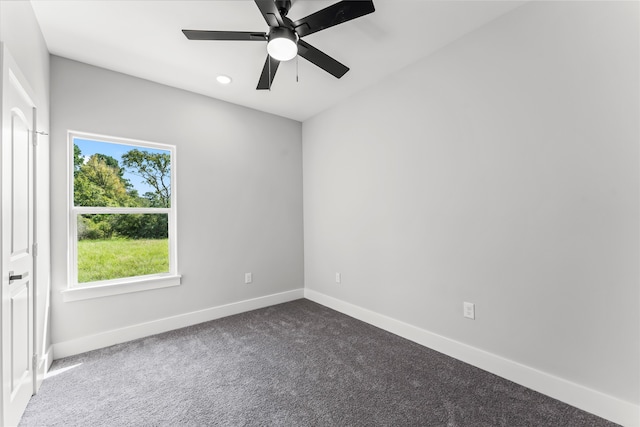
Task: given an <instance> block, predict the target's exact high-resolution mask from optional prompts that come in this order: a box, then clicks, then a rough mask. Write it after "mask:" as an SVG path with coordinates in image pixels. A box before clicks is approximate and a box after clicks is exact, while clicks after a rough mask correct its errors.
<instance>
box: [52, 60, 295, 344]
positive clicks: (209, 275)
mask: <svg viewBox="0 0 640 427" xmlns="http://www.w3.org/2000/svg"><path fill="white" fill-rule="evenodd" d="M51 68H52V70H51V111H52V115H51V123H52V132H51V141H52V147H51V164H52V170H51V185H52V187H51V197H52V222H53V224H55V227H54V228H53V230H52V241H53V245H52V248H53V257H52V278H53V293H52V302H53V306H52V312H53V317H52V328H53V331H52V335H53V341H54V343H60V342H65V341H69V340H73V339H78V338H83V337H87V336H90V335H94V334H99V333H101V332H106V331H111V330H116V329H119V328H125V327H127V326H130V325H136V324H141V323H144V322H152V321H154V320H158V319H162V318H166V317H169V316H174V315H179V314H184V313H190V312H194V311H197V310H202V309H207V308H210V307H216V306H220V305H223V304H228V303H232V302H237V301H242V300H246V299H250V298H256V297H260V296H264V295H269V294H274V293H278V292H283V291H288V290H293V289H300V288H302V287H303V258H302V257H303V247H302V245H303V241H302V232H303V229H302V182H301V181H302V153H301V148H302V147H301V124H300V123H299V122H295V121H292V120H288V119H284V118H280V117H276V116H272V115H269V114H265V113H261V112H257V111H254V110H250V109H247V108H243V107H239V106H234V105H232V104H228V103H225V102H222V101H217V100H214V99H211V98H207V97H204V96H200V95H196V94H193V93H189V92H185V91H182V90H179V89H174V88H170V87H167V86H162V85H159V84H156V83H151V82H149V81H145V80H141V79H138V78H134V77H130V76H127V75H124V74H119V73H115V72H112V71H108V70H105V69H100V68H96V67H92V66H89V65H86V64H82V63H78V62H74V61H71V60H68V59H63V58H60V57H55V56H54V57H52V61H51ZM69 129H71V130H76V131H84V132H92V133H98V134H104V135H112V136H118V137H124V138H133V139H141V140H148V141H154V142H160V143H166V144H174V145H176V146H177V153H176V157H177V162H176V163H177V164H176V173H177V197H178V256H179V259H178V262H179V273H180V274H182V275H183V277H182V285H181V286H178V287H172V288H166V289H159V290H151V291H145V292H137V293H131V294H125V295H117V296H111V297H105V298H99V299H92V300H84V301H74V302H63V301H62V297H61V295H60V292H59V291H61V290H63V289H65V288H66V286H67V283H68V281H67V251H68V247H67V233H68V230H67V227H66V224H67V200H68V199H67V174H68V167H69V165H68V162H67V155H68V152H67V149H68V147H67V130H69ZM245 272H252V273H253V280H254V283H253V284H251V285H245V284H244V273H245Z"/></svg>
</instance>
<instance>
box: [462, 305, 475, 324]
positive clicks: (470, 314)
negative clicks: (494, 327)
mask: <svg viewBox="0 0 640 427" xmlns="http://www.w3.org/2000/svg"><path fill="white" fill-rule="evenodd" d="M462 315H463V316H464V317H466V318H467V319H472V320H475V318H476V305H475V304H474V303H472V302H464V303H462Z"/></svg>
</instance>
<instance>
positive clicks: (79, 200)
mask: <svg viewBox="0 0 640 427" xmlns="http://www.w3.org/2000/svg"><path fill="white" fill-rule="evenodd" d="M114 160H115V159H114ZM73 198H74V203H75V205H76V206H112V207H125V206H137V205H138V203H137V200H136V199H134V198H132V197H131V196H130V195H129V193H128V192H127V187H126V185H125V182H124V180H123V179H122V178H121V177H120V176H119V175H118V171H117V169H116V168H113V167H111V166H108V165H107V164H106V163H105V161H104V160H102V159H101V158H100V157H99V156H97V155H95V154H94V155H93V156H91V157H90V158H89V160H88V161H87V162H86V163H83V164H82V165H81V166H80V168H79V170H78V171H77V173H76V174H75V177H74V194H73Z"/></svg>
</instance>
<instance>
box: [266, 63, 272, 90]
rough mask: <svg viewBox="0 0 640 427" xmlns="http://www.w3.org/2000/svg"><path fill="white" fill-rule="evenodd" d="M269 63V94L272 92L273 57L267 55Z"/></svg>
mask: <svg viewBox="0 0 640 427" xmlns="http://www.w3.org/2000/svg"><path fill="white" fill-rule="evenodd" d="M267 62H268V63H269V75H268V76H267V78H268V79H269V92H271V57H270V56H269V55H267Z"/></svg>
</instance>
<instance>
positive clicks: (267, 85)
mask: <svg viewBox="0 0 640 427" xmlns="http://www.w3.org/2000/svg"><path fill="white" fill-rule="evenodd" d="M278 65H280V61H278V60H277V59H273V58H272V57H271V56H270V55H267V60H266V61H264V67H262V74H260V80H259V81H258V87H257V88H256V89H258V90H264V89H271V85H272V83H273V78H274V77H275V76H276V71H277V70H278Z"/></svg>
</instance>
